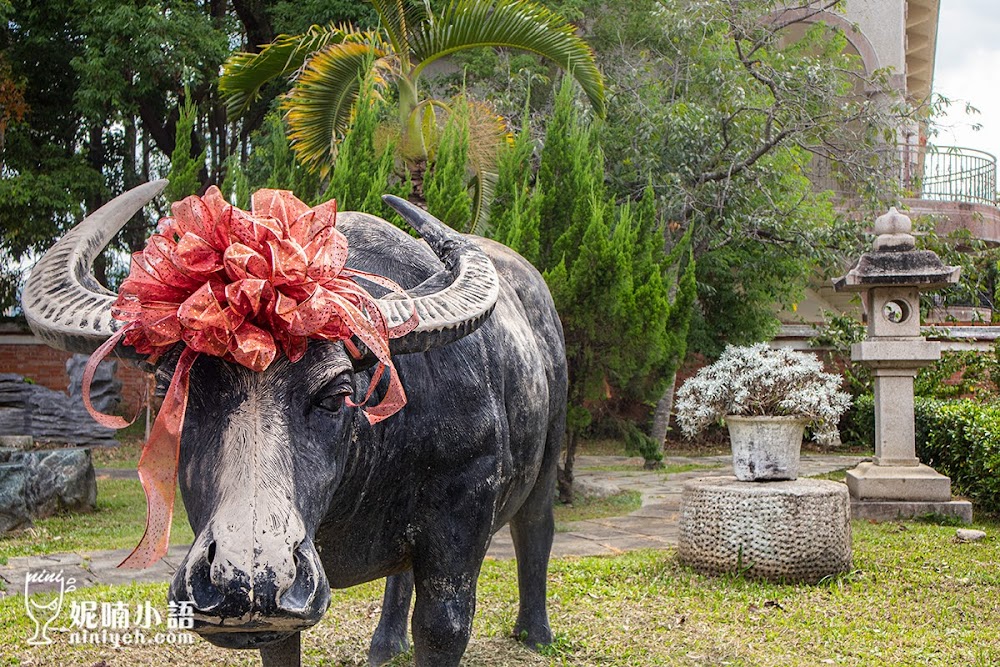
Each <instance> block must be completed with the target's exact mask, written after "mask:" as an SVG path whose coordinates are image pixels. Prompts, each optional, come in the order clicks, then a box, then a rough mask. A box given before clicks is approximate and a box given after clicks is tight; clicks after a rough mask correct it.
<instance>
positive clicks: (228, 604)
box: [170, 531, 330, 623]
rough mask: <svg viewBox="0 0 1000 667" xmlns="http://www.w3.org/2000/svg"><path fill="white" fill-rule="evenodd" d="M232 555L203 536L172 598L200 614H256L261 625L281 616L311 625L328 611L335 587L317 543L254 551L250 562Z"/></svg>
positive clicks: (177, 578) (177, 577)
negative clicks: (268, 552)
mask: <svg viewBox="0 0 1000 667" xmlns="http://www.w3.org/2000/svg"><path fill="white" fill-rule="evenodd" d="M286 549H287V547H286ZM244 553H246V552H244ZM232 554H233V551H232V549H226V548H223V547H222V546H220V545H219V544H218V543H217V541H216V540H215V539H214V538H213V536H212V535H211V533H210V531H206V532H205V533H203V534H202V535H201V536H199V539H198V540H196V541H195V544H194V545H193V546H192V547H191V550H190V552H189V553H188V556H187V559H186V560H185V562H184V564H183V565H182V567H181V568H180V569H179V570H178V572H177V574H176V575H175V576H174V580H173V582H172V584H171V590H170V598H171V599H172V600H175V601H180V600H189V601H190V602H191V603H192V605H193V607H194V612H195V614H196V615H198V616H202V617H209V618H219V619H223V618H247V620H250V619H249V617H250V616H253V617H254V621H255V622H258V623H259V622H261V621H264V622H266V621H267V619H281V618H296V619H302V620H304V621H307V622H310V623H312V622H316V621H317V620H319V618H320V617H321V616H322V615H323V612H324V611H326V608H327V606H328V605H329V603H330V586H329V583H328V581H327V578H326V573H325V572H324V571H323V567H322V565H321V563H320V560H319V555H318V554H317V553H316V548H315V547H314V546H313V543H312V540H310V539H306V540H305V541H303V542H301V543H299V544H297V545H295V546H294V547H293V548H292V549H287V550H286V551H285V552H284V553H281V554H274V553H271V554H265V553H260V552H257V551H254V552H252V554H253V555H252V556H250V559H249V560H248V561H247V562H245V563H244V562H240V563H237V562H235V561H237V560H238V559H237V558H233V557H232ZM251 573H252V576H251Z"/></svg>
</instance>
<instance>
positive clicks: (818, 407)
mask: <svg viewBox="0 0 1000 667" xmlns="http://www.w3.org/2000/svg"><path fill="white" fill-rule="evenodd" d="M840 384H841V378H840V376H839V375H834V374H832V373H825V372H824V371H823V366H822V364H820V361H819V359H817V358H816V356H815V355H812V354H805V353H802V352H795V351H793V350H784V349H774V348H771V347H769V346H768V345H767V344H766V343H758V344H756V345H750V346H746V347H737V346H734V345H729V346H727V347H726V349H725V351H724V352H723V353H722V356H721V357H719V359H718V361H716V362H715V363H713V364H711V365H709V366H706V367H705V368H702V369H701V370H700V371H698V373H697V374H696V375H695V376H694V377H692V378H690V379H689V380H687V381H686V382H685V383H684V384H683V385H681V388H680V389H679V390H678V392H677V404H676V410H677V422H678V423H679V424H680V427H681V430H682V431H683V432H684V435H686V436H688V437H692V436H694V435H697V434H698V433H700V432H701V431H702V430H704V429H705V428H706V427H707V426H709V425H711V424H713V423H716V422H718V421H719V420H720V419H722V418H723V417H725V416H726V415H745V416H769V417H779V416H788V417H800V418H802V419H804V420H805V421H806V422H807V424H808V425H809V426H811V427H812V429H813V437H814V438H815V439H816V440H818V441H820V442H828V441H829V440H830V439H831V438H832V437H833V436H834V435H835V434H836V429H837V422H838V421H839V419H840V416H841V415H842V414H843V413H844V411H845V410H847V408H848V407H850V405H851V397H850V396H849V395H848V394H846V393H845V392H842V391H840Z"/></svg>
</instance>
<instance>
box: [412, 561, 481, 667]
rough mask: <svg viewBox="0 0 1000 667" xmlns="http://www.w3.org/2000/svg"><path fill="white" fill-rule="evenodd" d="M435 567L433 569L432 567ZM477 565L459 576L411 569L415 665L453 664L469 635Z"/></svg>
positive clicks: (442, 666) (452, 666)
mask: <svg viewBox="0 0 1000 667" xmlns="http://www.w3.org/2000/svg"><path fill="white" fill-rule="evenodd" d="M431 569H436V568H431ZM478 575H479V570H478V567H476V568H473V569H471V571H468V572H465V573H463V574H459V575H450V574H443V573H441V572H440V571H438V572H427V573H423V572H421V571H420V569H419V568H417V569H416V570H415V572H414V588H415V589H416V593H417V601H416V604H415V605H414V607H413V645H414V646H413V658H414V664H415V665H416V667H455V666H456V665H458V663H459V660H461V658H462V654H463V653H465V648H466V646H468V644H469V637H470V636H471V635H472V617H473V615H474V614H475V612H476V579H477V577H478Z"/></svg>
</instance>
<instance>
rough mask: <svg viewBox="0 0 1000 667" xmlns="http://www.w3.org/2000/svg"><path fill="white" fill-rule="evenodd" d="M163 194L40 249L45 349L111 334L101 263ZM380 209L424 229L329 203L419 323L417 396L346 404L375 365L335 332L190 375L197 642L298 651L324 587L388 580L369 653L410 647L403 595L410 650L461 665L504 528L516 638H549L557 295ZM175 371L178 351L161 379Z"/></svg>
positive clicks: (491, 250) (182, 578)
mask: <svg viewBox="0 0 1000 667" xmlns="http://www.w3.org/2000/svg"><path fill="white" fill-rule="evenodd" d="M164 186H165V182H164V181H157V182H153V183H147V184H145V185H142V186H139V187H138V188H135V189H133V190H131V191H129V192H127V193H125V194H123V195H121V196H120V197H118V198H116V199H115V200H113V201H111V202H110V203H108V204H107V205H106V206H104V207H103V208H101V209H100V210H98V211H96V212H94V213H93V214H92V215H90V216H89V217H88V218H87V219H86V220H84V221H83V222H82V223H80V225H78V226H77V227H76V228H75V229H73V230H72V231H70V232H69V233H68V234H67V235H66V236H65V237H63V238H62V239H61V240H60V241H58V242H57V243H56V244H55V245H54V246H53V247H52V248H51V249H50V250H49V251H48V252H47V253H46V254H45V256H44V257H43V258H42V260H41V261H40V262H39V263H38V265H37V266H36V267H35V269H34V270H33V271H32V273H31V276H30V279H29V280H28V282H27V284H26V287H25V290H24V294H23V299H22V302H23V307H24V312H25V315H26V316H27V319H28V322H29V324H30V325H31V328H32V329H33V330H34V332H35V333H36V335H38V336H39V337H40V338H41V339H42V340H43V341H45V342H46V343H47V344H49V345H51V346H53V347H57V348H60V349H64V350H70V351H74V352H92V351H93V350H95V349H96V348H97V347H98V346H99V345H100V344H101V343H102V342H104V341H107V340H108V339H109V338H110V337H111V336H112V334H113V333H114V332H115V330H116V329H117V328H118V327H119V326H120V323H118V322H116V321H114V320H113V319H112V318H111V316H110V308H111V304H112V303H113V301H114V300H115V295H114V294H112V293H111V292H109V291H108V290H106V289H104V288H103V287H102V286H100V285H99V284H98V283H97V282H96V281H95V279H94V278H93V276H92V264H93V261H94V258H95V257H96V255H97V254H98V253H99V252H100V251H101V249H102V248H103V247H104V246H106V245H107V243H108V242H109V240H110V239H111V238H112V237H113V236H114V235H115V233H117V231H118V230H119V229H120V228H121V227H122V226H123V225H124V224H125V222H127V221H128V220H129V219H130V218H131V217H132V216H133V215H134V214H135V212H137V211H138V210H140V209H141V208H142V207H143V206H144V205H145V204H146V203H148V202H149V201H150V200H151V199H152V198H153V197H154V196H156V195H157V194H158V193H159V192H160V191H161V190H162V189H163V187H164ZM390 204H391V205H392V206H393V207H394V208H395V209H396V210H397V211H399V213H400V214H401V215H402V216H403V218H404V219H405V220H406V221H407V222H408V223H409V224H410V225H411V226H412V227H413V228H414V229H415V230H416V231H417V233H419V234H420V235H421V237H422V240H420V239H416V238H413V237H411V236H409V235H407V234H406V233H404V232H403V231H401V230H399V229H397V228H396V227H394V226H392V225H390V224H389V223H387V222H385V221H383V220H381V219H379V218H376V217H374V216H371V215H366V214H361V213H341V214H339V215H338V217H337V229H339V230H340V231H341V232H343V234H344V235H345V236H346V237H347V238H348V239H349V243H350V254H349V257H348V266H349V267H353V268H356V269H360V270H364V271H368V272H371V273H375V274H380V275H382V276H386V277H388V278H391V279H392V280H394V281H396V282H397V283H398V284H399V285H401V286H402V287H403V288H405V289H406V291H407V294H408V295H409V296H410V297H411V299H410V300H408V301H403V300H400V299H398V298H392V297H391V295H389V296H388V297H387V296H386V294H385V293H384V292H382V293H380V294H381V295H382V296H380V297H379V298H378V299H377V303H378V306H379V309H380V310H381V311H382V312H383V313H384V314H385V317H386V318H387V319H389V320H391V321H395V322H398V321H400V319H405V318H406V317H407V313H406V312H405V308H404V307H403V306H402V305H401V304H404V303H405V304H409V305H408V306H406V307H408V308H410V309H412V308H413V304H415V307H416V311H417V313H418V315H419V318H420V319H419V325H418V326H417V328H416V329H414V330H413V331H412V332H410V333H409V334H407V335H405V336H404V337H401V338H397V339H394V340H392V341H391V349H392V354H393V360H394V362H395V365H396V368H397V370H398V373H399V377H400V379H401V381H402V383H403V386H404V387H405V390H406V393H407V394H408V397H409V402H408V403H407V404H406V406H405V407H404V408H403V409H402V410H401V411H400V412H398V413H397V414H395V415H394V416H393V417H391V418H389V419H387V420H385V421H383V422H380V423H376V424H374V425H371V424H369V422H368V420H366V419H365V418H364V416H363V415H362V413H361V410H360V409H359V408H356V407H352V401H350V400H345V399H347V398H350V397H352V396H353V399H354V400H357V401H361V399H362V398H363V395H364V392H365V391H366V389H367V387H368V385H369V383H370V381H371V379H372V374H373V370H372V365H373V364H372V360H371V359H367V361H362V362H358V361H356V360H355V359H354V356H353V355H351V354H348V351H347V350H346V349H345V344H344V343H341V342H329V341H315V340H314V341H311V342H310V343H309V347H308V349H307V351H306V353H305V356H304V357H303V358H302V359H300V360H299V361H297V362H296V363H291V362H290V361H288V359H287V358H283V357H282V358H278V359H276V360H275V361H274V362H273V363H272V364H271V365H270V366H269V367H268V368H267V369H266V370H264V371H261V372H254V371H251V370H249V369H247V368H244V367H242V366H239V365H236V364H233V363H229V362H226V361H224V360H222V359H221V358H219V357H213V356H209V355H204V354H203V355H201V356H199V357H198V358H197V361H196V362H195V363H194V366H193V368H192V370H191V375H190V395H189V399H188V403H187V415H186V417H185V419H184V426H183V432H182V434H181V440H180V460H179V465H178V481H179V484H180V489H181V494H182V497H183V501H184V505H185V507H186V508H187V513H188V518H189V521H190V523H191V527H192V529H193V531H194V534H195V536H196V537H195V541H194V544H193V545H192V546H191V549H190V551H189V552H188V554H187V557H186V558H185V559H184V561H183V562H182V563H181V565H180V567H179V569H178V571H177V572H176V575H175V576H174V578H173V581H172V582H171V585H170V592H169V597H170V599H171V600H172V601H189V602H191V603H193V608H194V610H195V612H194V613H195V630H196V631H197V632H198V633H200V634H201V635H202V636H203V637H204V638H205V639H207V640H209V641H210V642H212V643H213V644H216V645H218V646H222V647H227V648H257V649H260V652H261V655H262V659H263V663H264V665H265V666H266V667H267V666H277V665H298V664H299V662H300V644H299V637H300V632H301V631H302V630H305V629H306V628H309V627H310V626H312V625H314V624H315V623H316V622H318V621H319V620H320V618H321V617H322V615H323V613H324V612H325V610H326V608H327V606H328V605H329V601H330V588H331V587H334V588H344V587H348V586H353V585H355V584H359V583H362V582H366V581H371V580H374V579H377V578H380V577H387V578H388V579H387V582H386V587H385V596H384V601H383V605H382V613H381V618H380V620H379V624H378V628H377V630H376V631H375V634H374V637H373V638H372V642H371V649H370V653H369V661H370V663H371V664H382V663H384V662H386V661H388V660H390V659H392V657H393V656H395V655H397V654H399V653H401V652H403V651H405V650H406V649H407V648H408V645H409V641H408V631H407V622H408V617H409V616H410V602H411V596H412V594H413V591H414V589H415V591H416V602H415V604H414V606H413V613H412V635H413V645H414V646H413V655H414V659H415V662H416V664H417V665H422V666H423V665H434V666H435V667H442V666H445V665H457V664H458V663H459V660H460V658H461V656H462V654H463V653H464V651H465V649H466V646H467V644H468V641H469V636H470V632H471V629H472V617H473V613H474V611H475V603H476V581H477V578H478V575H479V570H480V567H481V564H482V561H483V558H484V556H485V554H486V550H487V547H488V546H489V544H490V539H491V537H492V536H493V534H494V533H495V532H496V531H497V530H499V529H500V528H501V527H502V526H503V525H504V524H507V523H508V522H509V524H510V531H511V535H512V537H513V542H514V549H515V552H516V556H517V572H518V584H519V592H520V605H519V611H518V615H517V620H516V622H515V624H514V627H513V631H514V635H515V636H517V637H519V638H520V639H521V640H522V641H524V642H525V643H526V644H528V645H529V646H533V647H534V646H538V645H543V644H546V643H548V642H550V641H551V632H550V629H549V623H548V616H547V612H546V604H545V598H546V592H545V591H546V570H547V566H548V558H549V551H550V548H551V545H552V534H553V519H552V500H553V493H554V485H555V477H556V465H557V459H558V457H559V451H560V445H561V440H562V436H563V430H564V426H565V418H566V392H567V373H566V360H565V350H564V341H563V334H562V328H561V326H560V323H559V319H558V317H557V315H556V312H555V310H554V308H553V303H552V299H551V297H550V295H549V293H548V291H547V289H546V286H545V283H544V281H543V280H542V278H541V276H540V275H539V274H538V272H537V271H535V270H534V269H533V268H532V267H531V265H530V264H528V262H526V261H525V260H524V259H523V258H521V257H520V256H518V255H517V254H516V253H514V252H513V251H511V250H510V249H508V248H506V247H504V246H502V245H499V244H497V243H494V242H492V241H489V240H486V239H482V238H475V237H469V236H464V235H461V234H458V233H456V232H454V231H452V230H450V229H449V228H447V227H445V226H444V225H443V224H441V223H440V222H439V221H437V220H436V219H434V218H433V217H431V216H430V215H428V214H427V213H425V212H424V211H422V210H421V209H419V208H416V207H415V206H413V205H411V204H409V203H408V202H405V201H402V200H398V199H393V200H392V201H391V202H390ZM129 352H130V349H129V348H124V347H123V346H120V348H119V350H118V353H119V354H120V355H128V354H129ZM131 352H132V353H133V354H134V350H131ZM170 372H171V369H170V360H169V355H168V357H167V358H165V359H164V360H161V362H160V363H159V364H158V368H157V374H158V376H165V377H166V379H168V380H169V374H170ZM161 379H162V377H161ZM385 385H386V381H385V379H384V378H383V379H382V383H381V384H380V385H379V389H378V390H377V392H376V393H378V392H380V391H384V390H385Z"/></svg>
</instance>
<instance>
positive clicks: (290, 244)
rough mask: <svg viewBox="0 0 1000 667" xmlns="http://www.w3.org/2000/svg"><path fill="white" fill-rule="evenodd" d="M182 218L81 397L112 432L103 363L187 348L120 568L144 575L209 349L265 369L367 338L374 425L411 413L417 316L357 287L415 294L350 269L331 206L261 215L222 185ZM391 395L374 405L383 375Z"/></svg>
mask: <svg viewBox="0 0 1000 667" xmlns="http://www.w3.org/2000/svg"><path fill="white" fill-rule="evenodd" d="M171 210H172V212H173V215H174V217H172V218H164V219H163V220H161V221H160V225H159V230H158V233H157V234H154V235H153V236H152V237H151V238H150V239H149V240H148V241H147V242H146V247H145V249H143V251H142V252H137V253H135V254H134V255H133V256H132V265H131V269H130V271H129V276H128V278H126V280H125V282H124V283H122V287H121V289H120V290H119V295H118V299H117V300H116V301H115V303H114V305H113V306H112V316H113V317H115V318H116V319H118V320H122V321H125V322H128V324H127V325H125V326H124V327H122V329H121V330H119V331H118V332H117V333H116V334H115V335H114V336H112V337H111V338H109V339H108V340H107V341H106V342H105V343H104V344H102V345H101V346H100V347H99V348H98V349H97V350H96V351H95V352H94V354H93V355H91V357H90V359H89V361H88V362H87V366H86V368H85V369H84V377H83V387H82V389H83V401H84V405H85V406H86V408H87V410H88V411H89V412H90V414H91V415H92V416H93V417H94V419H95V420H96V421H97V422H98V423H100V424H102V425H104V426H107V427H110V428H122V427H124V426H127V425H128V422H126V421H125V420H124V419H123V418H121V417H117V416H113V415H105V414H102V413H100V412H98V411H97V410H96V409H95V408H94V406H93V405H92V404H91V401H90V385H91V382H92V380H93V377H94V372H95V371H96V369H97V366H98V364H99V363H100V362H101V361H102V360H103V359H104V358H106V357H107V356H108V355H109V354H110V353H111V351H112V350H113V349H114V348H115V346H116V345H118V344H119V343H120V342H123V341H124V343H125V344H126V345H131V346H133V347H134V348H135V349H136V351H137V352H138V353H139V354H144V355H148V356H149V359H150V361H155V360H156V359H157V358H159V357H160V355H162V354H163V353H164V352H166V351H167V350H169V349H170V348H171V347H173V346H174V345H175V344H177V343H178V342H183V343H185V348H184V350H183V352H182V353H181V356H180V359H179V360H178V362H177V367H176V369H175V371H174V376H173V379H172V380H171V382H170V387H169V388H168V390H167V394H166V397H165V398H164V401H163V405H162V407H161V408H160V411H159V414H158V415H157V417H156V421H155V422H154V424H153V428H152V430H151V432H150V436H149V440H147V441H146V444H145V446H144V447H143V450H142V455H141V457H140V459H139V466H138V467H139V479H140V480H141V482H142V487H143V490H144V491H145V493H146V531H145V533H144V534H143V537H142V539H141V540H140V542H139V544H138V545H137V546H136V548H135V549H134V550H133V551H132V553H131V554H129V555H128V557H126V558H125V560H123V561H122V562H121V564H120V565H119V567H128V568H144V567H148V566H149V565H152V564H153V563H155V562H156V561H157V560H159V559H160V558H162V557H163V555H164V554H166V552H167V547H168V546H169V541H170V524H171V520H172V517H173V506H174V498H175V494H176V486H177V462H178V458H179V455H180V437H181V431H182V430H183V428H184V414H185V410H186V408H187V401H188V382H189V377H190V370H191V366H192V365H193V364H194V362H195V360H196V359H197V357H198V354H199V353H205V354H211V355H213V356H218V357H222V358H223V359H226V360H227V361H231V362H233V363H237V364H241V365H243V366H246V367H247V368H250V369H252V370H255V371H262V370H264V369H266V368H267V367H268V366H269V365H270V364H271V362H272V361H273V360H274V358H275V357H276V356H277V354H278V353H279V352H283V353H284V354H285V355H286V356H287V357H288V359H289V360H290V361H292V362H296V361H298V360H299V359H301V358H302V355H303V354H305V350H306V346H307V345H308V341H309V339H310V338H317V339H324V340H331V341H344V342H345V345H347V348H348V350H349V351H350V352H351V353H352V354H357V348H356V346H355V345H354V344H353V343H352V342H351V341H350V338H351V337H352V336H355V337H357V338H358V340H359V341H360V342H361V343H363V344H364V345H365V346H366V347H367V348H368V349H369V350H370V351H371V352H372V354H373V355H375V358H376V359H378V362H379V363H378V366H377V368H376V370H375V374H374V376H373V378H372V381H371V385H370V387H369V389H368V392H367V393H366V395H365V398H364V400H363V401H362V402H361V403H360V404H355V403H351V405H355V406H360V407H361V408H362V410H363V411H364V414H365V417H366V418H367V419H368V422H369V423H371V424H374V423H376V422H379V421H382V420H383V419H387V418H388V417H390V416H392V415H393V414H395V413H396V412H398V411H399V410H400V409H401V408H402V407H403V406H404V405H406V393H405V392H404V390H403V386H402V383H401V382H400V381H399V375H398V373H397V372H396V369H395V367H394V366H393V363H392V359H391V358H390V350H389V339H390V338H398V337H400V336H403V335H405V334H406V333H409V332H410V331H411V330H412V329H413V327H415V326H416V324H417V315H416V312H415V311H414V313H413V315H411V317H410V318H409V319H408V320H407V321H406V322H404V323H403V324H401V325H399V326H396V327H393V328H391V329H390V328H389V327H388V323H387V322H386V321H385V319H384V318H383V316H382V313H381V311H379V309H378V306H377V305H376V303H375V301H374V300H373V299H372V297H371V296H370V295H369V294H368V292H366V291H365V290H364V289H363V288H361V287H360V286H359V285H358V284H357V283H355V282H354V280H353V279H354V278H355V277H361V278H364V279H366V280H370V281H372V282H374V283H376V284H378V285H381V286H383V287H385V288H387V289H389V290H391V291H394V292H397V293H399V294H402V295H404V296H405V292H404V291H403V289H402V288H401V287H400V286H399V285H397V284H396V283H395V282H393V281H391V280H389V279H387V278H384V277H382V276H377V275H373V274H369V273H365V272H362V271H355V270H351V269H347V268H346V267H345V264H346V262H347V254H348V248H347V238H346V237H345V236H344V235H343V234H341V233H340V232H339V231H338V230H336V229H335V225H336V216H337V206H336V202H335V201H333V200H331V201H329V202H327V203H325V204H321V205H319V206H317V207H315V208H309V207H308V206H307V205H306V204H304V203H303V202H301V201H300V200H299V199H297V198H296V197H295V196H294V195H292V193H291V192H288V191H285V190H258V191H257V192H256V193H254V195H253V210H252V212H247V211H243V210H241V209H239V208H236V207H234V206H232V205H230V204H228V203H227V202H226V201H225V199H224V198H223V197H222V194H221V193H220V192H219V190H218V188H215V187H214V186H213V187H211V188H209V190H208V192H206V194H205V196H204V197H196V196H192V197H188V198H186V199H184V200H183V201H180V202H175V203H174V204H173V205H172V207H171ZM386 370H388V371H389V388H388V390H387V391H386V394H385V396H384V397H383V398H382V400H381V401H380V402H379V403H378V404H377V405H373V406H369V405H366V404H367V402H368V400H369V398H370V397H371V395H372V391H373V389H374V387H375V385H376V384H378V380H379V379H380V378H381V377H382V375H383V373H384V372H385V371H386Z"/></svg>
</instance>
